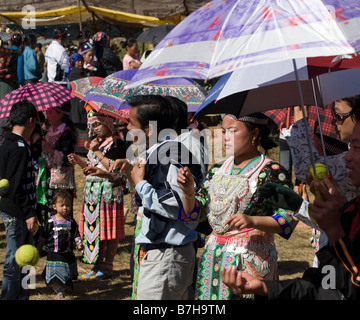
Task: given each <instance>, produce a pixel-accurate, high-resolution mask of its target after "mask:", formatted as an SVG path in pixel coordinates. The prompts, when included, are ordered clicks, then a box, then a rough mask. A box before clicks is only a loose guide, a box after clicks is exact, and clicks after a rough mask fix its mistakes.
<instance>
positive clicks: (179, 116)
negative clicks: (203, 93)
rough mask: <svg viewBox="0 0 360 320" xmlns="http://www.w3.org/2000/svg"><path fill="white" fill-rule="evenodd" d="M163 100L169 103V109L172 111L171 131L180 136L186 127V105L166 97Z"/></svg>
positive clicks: (176, 99)
mask: <svg viewBox="0 0 360 320" xmlns="http://www.w3.org/2000/svg"><path fill="white" fill-rule="evenodd" d="M164 98H165V99H166V100H168V101H169V104H170V108H171V109H172V111H173V116H174V119H173V125H172V129H174V130H175V131H176V133H177V134H180V133H181V130H182V129H186V128H187V126H188V121H187V104H186V103H185V102H184V101H182V100H180V99H178V98H175V97H171V96H166V97H164Z"/></svg>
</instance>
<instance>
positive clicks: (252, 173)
mask: <svg viewBox="0 0 360 320" xmlns="http://www.w3.org/2000/svg"><path fill="white" fill-rule="evenodd" d="M264 117H265V116H263V115H262V114H261V115H260V114H254V115H251V116H246V117H243V118H239V119H237V118H235V117H234V116H232V115H225V116H224V118H223V122H222V131H223V143H224V146H225V149H226V150H227V151H232V152H233V156H231V157H229V158H228V159H227V160H225V161H224V162H223V163H219V164H216V165H214V166H213V167H212V168H211V169H210V170H209V172H208V174H207V177H206V179H205V181H204V183H203V185H202V187H201V188H200V190H199V191H198V192H197V193H196V195H195V193H194V187H193V186H194V183H193V178H192V176H191V174H189V171H188V169H187V168H185V169H181V170H180V173H179V176H178V183H179V185H180V187H181V188H182V190H183V212H182V214H183V215H184V216H183V218H184V219H186V218H187V217H192V218H193V217H194V214H195V215H196V213H199V217H200V219H201V216H204V215H207V219H208V221H209V223H210V225H211V227H212V229H213V232H212V234H211V235H210V237H209V239H208V241H207V244H206V246H205V250H204V252H203V253H202V255H201V257H200V260H199V263H198V274H197V281H196V292H195V298H196V299H199V300H228V299H232V298H233V296H232V294H231V292H230V291H229V290H228V288H227V287H226V286H225V285H224V284H223V283H222V282H221V278H220V270H221V268H222V267H227V266H232V265H236V266H237V267H238V268H239V269H241V270H245V271H247V272H249V273H251V274H253V275H254V276H255V277H256V278H258V279H276V278H277V271H276V266H277V252H276V248H275V243H274V234H275V233H278V234H279V235H280V236H282V237H284V238H285V239H288V238H289V237H290V235H291V233H292V231H293V228H294V227H295V225H296V222H295V221H294V220H293V218H292V212H287V211H284V210H276V211H274V210H273V209H272V208H269V207H266V206H264V204H263V203H262V199H260V198H259V197H258V196H257V194H256V190H257V187H258V186H260V185H262V184H263V183H265V182H267V181H272V182H277V183H280V184H283V185H287V186H288V187H289V188H292V182H291V178H290V177H289V175H288V173H287V171H286V170H285V169H284V168H283V167H281V166H280V165H279V164H278V163H276V162H274V161H272V160H271V159H270V158H268V157H267V156H264V155H263V154H262V153H261V152H260V151H259V150H258V146H259V145H261V146H262V147H263V148H264V149H265V150H268V149H270V148H272V147H273V146H274V145H275V144H274V143H273V142H272V141H271V140H270V139H269V138H268V135H269V129H268V128H267V125H266V124H267V118H264ZM186 220H188V219H186Z"/></svg>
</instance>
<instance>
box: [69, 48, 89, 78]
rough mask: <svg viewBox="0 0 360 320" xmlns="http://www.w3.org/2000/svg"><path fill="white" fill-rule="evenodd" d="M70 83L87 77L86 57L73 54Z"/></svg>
mask: <svg viewBox="0 0 360 320" xmlns="http://www.w3.org/2000/svg"><path fill="white" fill-rule="evenodd" d="M69 67H70V73H69V81H74V80H78V79H81V78H85V77H87V75H86V71H85V69H84V57H83V56H82V54H80V53H73V54H72V55H71V56H70V58H69Z"/></svg>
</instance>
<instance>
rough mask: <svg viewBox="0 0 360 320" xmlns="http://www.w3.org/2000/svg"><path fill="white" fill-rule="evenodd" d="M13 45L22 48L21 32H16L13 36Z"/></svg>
mask: <svg viewBox="0 0 360 320" xmlns="http://www.w3.org/2000/svg"><path fill="white" fill-rule="evenodd" d="M11 43H12V44H13V45H14V46H17V47H20V46H21V45H22V43H23V37H22V35H21V33H20V32H14V33H13V35H12V36H11Z"/></svg>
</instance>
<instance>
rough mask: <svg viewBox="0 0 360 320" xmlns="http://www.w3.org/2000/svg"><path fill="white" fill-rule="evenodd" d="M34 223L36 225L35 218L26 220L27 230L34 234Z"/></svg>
mask: <svg viewBox="0 0 360 320" xmlns="http://www.w3.org/2000/svg"><path fill="white" fill-rule="evenodd" d="M35 222H36V223H37V218H36V217H31V218H29V219H26V226H27V228H28V230H29V231H30V232H31V233H32V234H35V228H34V227H35Z"/></svg>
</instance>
